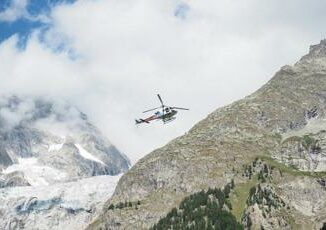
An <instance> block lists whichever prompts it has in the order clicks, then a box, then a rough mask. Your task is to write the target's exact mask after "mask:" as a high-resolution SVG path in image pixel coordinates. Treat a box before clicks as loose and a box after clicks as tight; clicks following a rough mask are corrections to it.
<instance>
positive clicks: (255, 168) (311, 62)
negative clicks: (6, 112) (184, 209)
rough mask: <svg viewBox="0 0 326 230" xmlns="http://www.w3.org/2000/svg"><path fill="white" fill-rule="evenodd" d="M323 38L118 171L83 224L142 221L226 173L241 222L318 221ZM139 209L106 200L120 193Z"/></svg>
mask: <svg viewBox="0 0 326 230" xmlns="http://www.w3.org/2000/svg"><path fill="white" fill-rule="evenodd" d="M325 137H326V40H323V41H321V43H320V44H318V45H314V46H311V48H310V52H309V54H307V55H306V56H304V57H302V58H301V59H300V61H298V62H297V63H296V64H295V65H294V66H284V67H282V68H281V69H280V70H279V71H278V72H277V73H276V74H275V76H274V77H273V78H272V79H271V80H270V81H269V82H268V83H267V84H265V85H264V86H263V87H262V88H261V89H259V90H258V91H257V92H255V93H253V94H252V95H250V96H248V97H246V98H244V99H243V100H239V101H237V102H234V103H233V104H231V105H228V106H225V107H223V108H220V109H218V110H216V111H215V112H213V113H211V114H210V115H209V116H208V117H207V118H206V119H204V120H202V121H201V122H199V123H198V124H196V125H195V126H194V127H193V128H192V129H191V130H190V131H189V132H188V133H187V134H185V135H184V136H181V137H179V138H177V139H175V140H173V141H171V142H170V143H168V144H167V145H166V146H164V147H162V148H160V149H157V150H155V151H153V152H152V153H150V154H149V155H147V156H146V157H144V158H143V159H141V160H140V161H139V162H138V163H137V164H136V165H134V166H133V167H132V168H131V170H130V171H128V172H127V173H126V174H125V175H123V176H122V177H121V179H120V181H119V183H118V186H117V188H116V190H115V192H114V195H113V197H112V198H111V199H110V200H109V201H108V202H107V204H106V208H104V210H103V214H102V215H101V216H99V217H98V218H97V219H95V220H94V221H93V223H92V224H91V225H90V226H89V227H88V229H148V228H149V227H151V226H153V225H154V224H155V223H157V222H158V221H159V219H160V218H162V217H164V216H165V215H166V214H167V213H168V212H169V211H170V210H171V209H172V208H175V207H177V206H178V205H179V204H180V202H181V201H182V200H183V199H184V198H185V197H186V196H188V195H190V194H193V193H195V192H198V191H200V190H202V189H204V190H207V189H208V188H210V187H211V188H215V187H217V188H222V187H223V186H225V185H226V184H227V183H229V182H230V181H231V180H232V179H233V180H234V182H235V189H234V192H233V193H232V194H231V195H230V197H231V198H230V199H231V203H232V207H233V210H232V212H233V214H234V215H235V216H236V217H237V219H238V220H239V221H241V223H242V224H243V225H244V226H245V228H247V229H261V228H263V229H320V228H321V226H322V225H323V223H324V222H326V200H325V197H326V189H325V178H326V173H325V169H326V161H325V160H326V142H325ZM138 200H139V202H140V205H138V206H137V208H134V207H127V208H123V209H118V210H117V209H108V207H109V205H110V204H117V203H119V202H125V201H128V202H135V201H138Z"/></svg>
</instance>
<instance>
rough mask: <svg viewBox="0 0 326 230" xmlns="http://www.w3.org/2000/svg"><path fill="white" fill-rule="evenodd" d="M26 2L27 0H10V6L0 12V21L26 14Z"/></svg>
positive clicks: (15, 18)
mask: <svg viewBox="0 0 326 230" xmlns="http://www.w3.org/2000/svg"><path fill="white" fill-rule="evenodd" d="M27 4H28V0H12V2H11V4H10V6H9V7H8V8H7V9H5V10H4V11H2V12H0V21H8V22H13V21H16V20H17V19H19V18H22V17H25V16H27V15H28V13H27V11H26V6H27Z"/></svg>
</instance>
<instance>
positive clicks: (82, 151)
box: [75, 144, 105, 165]
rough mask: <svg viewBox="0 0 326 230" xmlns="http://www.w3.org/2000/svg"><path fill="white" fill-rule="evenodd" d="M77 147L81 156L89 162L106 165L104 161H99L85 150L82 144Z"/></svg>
mask: <svg viewBox="0 0 326 230" xmlns="http://www.w3.org/2000/svg"><path fill="white" fill-rule="evenodd" d="M75 146H76V147H77V149H78V151H79V154H80V155H81V156H82V157H84V158H85V159H88V160H91V161H96V162H99V163H101V164H103V165H105V164H104V162H103V161H101V160H100V159H98V158H96V157H95V156H93V155H92V154H91V153H89V152H88V151H87V150H86V149H84V148H83V147H82V146H81V145H80V144H75Z"/></svg>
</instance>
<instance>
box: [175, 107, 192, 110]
mask: <svg viewBox="0 0 326 230" xmlns="http://www.w3.org/2000/svg"><path fill="white" fill-rule="evenodd" d="M171 109H181V110H189V109H186V108H180V107H171Z"/></svg>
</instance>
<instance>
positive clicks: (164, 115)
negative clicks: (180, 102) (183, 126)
mask: <svg viewBox="0 0 326 230" xmlns="http://www.w3.org/2000/svg"><path fill="white" fill-rule="evenodd" d="M157 97H158V99H159V100H160V102H161V106H159V107H156V108H154V109H149V110H146V111H144V112H143V113H147V112H150V111H153V110H157V109H162V112H160V111H159V110H158V111H156V112H155V113H154V114H153V115H152V116H150V117H147V118H145V119H135V121H136V125H138V124H142V123H148V124H149V123H150V122H151V121H154V120H162V121H163V124H165V123H167V122H171V121H173V120H174V119H175V118H176V117H175V115H176V114H177V113H178V111H177V110H189V109H186V108H180V107H175V106H167V105H164V103H163V100H162V98H161V96H160V95H159V94H157Z"/></svg>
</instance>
